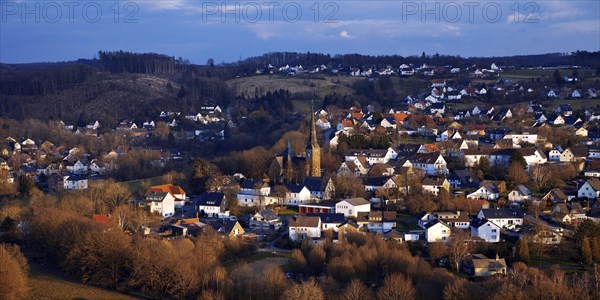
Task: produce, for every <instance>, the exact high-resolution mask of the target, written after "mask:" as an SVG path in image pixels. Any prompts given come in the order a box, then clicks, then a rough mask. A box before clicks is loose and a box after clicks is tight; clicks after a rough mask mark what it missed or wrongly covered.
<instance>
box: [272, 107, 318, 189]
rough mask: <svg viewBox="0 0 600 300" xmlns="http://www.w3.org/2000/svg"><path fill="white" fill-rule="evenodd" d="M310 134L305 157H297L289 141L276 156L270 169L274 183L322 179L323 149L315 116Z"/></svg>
mask: <svg viewBox="0 0 600 300" xmlns="http://www.w3.org/2000/svg"><path fill="white" fill-rule="evenodd" d="M310 124H311V125H310V133H309V137H308V143H307V144H306V148H305V152H304V155H303V156H297V155H296V154H295V153H294V152H293V151H292V148H291V146H290V143H289V141H288V143H287V146H286V147H285V149H284V150H283V151H282V152H281V153H279V154H278V155H277V156H275V159H273V162H272V163H271V166H270V167H269V177H270V178H271V179H272V180H273V181H274V182H282V183H299V182H303V180H304V178H305V177H321V147H319V143H318V142H317V130H316V127H315V116H314V114H313V115H312V116H311V118H310Z"/></svg>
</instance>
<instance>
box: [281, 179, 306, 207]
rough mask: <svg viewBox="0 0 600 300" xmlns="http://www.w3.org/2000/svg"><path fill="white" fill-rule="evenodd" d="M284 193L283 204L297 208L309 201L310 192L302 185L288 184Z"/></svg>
mask: <svg viewBox="0 0 600 300" xmlns="http://www.w3.org/2000/svg"><path fill="white" fill-rule="evenodd" d="M287 188H288V191H287V192H286V193H285V204H287V205H293V206H298V205H300V204H301V203H307V202H310V201H311V199H312V198H311V196H310V190H309V189H308V188H307V187H306V186H305V185H303V184H288V185H287Z"/></svg>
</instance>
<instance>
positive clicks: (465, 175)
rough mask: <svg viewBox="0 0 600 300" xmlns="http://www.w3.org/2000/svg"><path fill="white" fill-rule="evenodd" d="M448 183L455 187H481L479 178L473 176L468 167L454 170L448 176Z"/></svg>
mask: <svg viewBox="0 0 600 300" xmlns="http://www.w3.org/2000/svg"><path fill="white" fill-rule="evenodd" d="M448 183H450V187H452V188H455V189H469V188H477V187H479V179H478V178H477V177H472V176H471V172H469V170H467V169H462V170H452V173H450V176H449V177H448Z"/></svg>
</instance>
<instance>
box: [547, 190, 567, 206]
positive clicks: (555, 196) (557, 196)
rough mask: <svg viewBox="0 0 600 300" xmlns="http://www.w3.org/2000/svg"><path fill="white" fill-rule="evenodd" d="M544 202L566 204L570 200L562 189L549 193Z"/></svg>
mask: <svg viewBox="0 0 600 300" xmlns="http://www.w3.org/2000/svg"><path fill="white" fill-rule="evenodd" d="M542 200H544V201H550V202H552V203H566V202H567V200H568V197H567V195H565V193H564V192H563V191H562V190H561V189H560V188H554V189H552V190H551V191H549V192H548V193H547V194H546V195H545V196H544V197H543V198H542Z"/></svg>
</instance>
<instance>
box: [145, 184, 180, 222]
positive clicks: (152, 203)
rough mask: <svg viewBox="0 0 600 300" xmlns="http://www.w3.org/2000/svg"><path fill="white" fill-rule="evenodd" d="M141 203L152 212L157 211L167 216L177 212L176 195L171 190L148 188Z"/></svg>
mask: <svg viewBox="0 0 600 300" xmlns="http://www.w3.org/2000/svg"><path fill="white" fill-rule="evenodd" d="M140 204H141V205H145V206H146V207H147V208H148V209H149V210H150V213H157V214H159V215H161V216H163V217H165V218H167V217H170V216H173V215H174V214H175V197H173V195H171V193H169V192H162V191H150V190H148V192H146V195H145V199H144V200H142V202H141V203H140Z"/></svg>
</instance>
